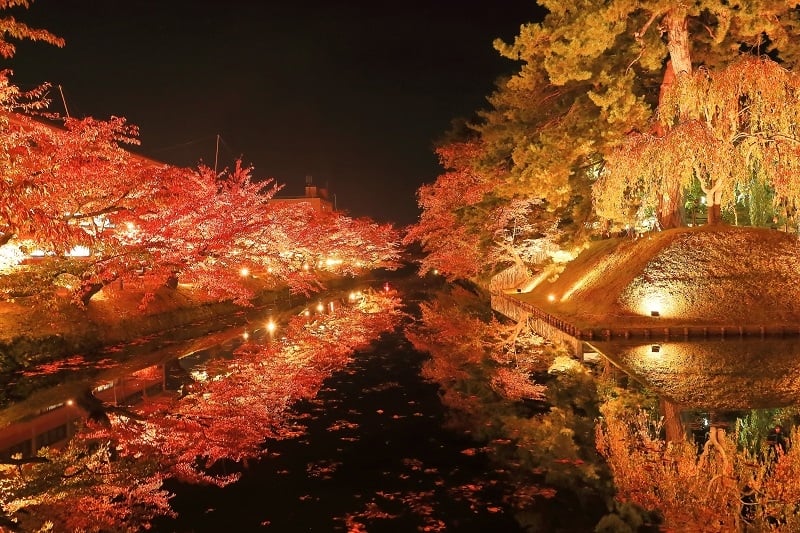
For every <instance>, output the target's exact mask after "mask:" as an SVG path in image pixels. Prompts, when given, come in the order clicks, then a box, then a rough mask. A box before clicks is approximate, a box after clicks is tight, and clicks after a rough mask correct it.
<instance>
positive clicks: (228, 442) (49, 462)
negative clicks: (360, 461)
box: [0, 291, 402, 532]
mask: <svg viewBox="0 0 800 533" xmlns="http://www.w3.org/2000/svg"><path fill="white" fill-rule="evenodd" d="M400 316H402V313H401V312H400V311H399V300H398V299H397V298H396V295H395V294H394V293H392V292H385V291H380V292H373V291H367V292H362V293H360V294H359V296H358V298H356V299H354V300H352V301H351V302H349V303H346V304H342V305H337V306H334V308H333V310H330V309H329V310H328V311H326V312H324V313H317V314H315V315H313V316H310V317H306V316H305V315H300V316H296V317H295V318H293V319H292V320H291V321H290V322H289V323H287V324H281V325H280V329H279V330H277V331H276V332H275V333H274V334H273V335H267V336H265V337H264V338H263V339H262V340H261V341H259V342H256V341H252V340H251V341H250V342H247V343H245V344H244V345H242V346H241V347H240V348H239V349H237V351H236V353H235V354H234V357H233V358H232V359H230V360H226V361H222V362H218V363H216V364H215V365H213V366H212V367H209V368H208V369H207V375H208V377H207V378H206V379H205V380H204V381H201V382H197V383H195V384H194V385H195V386H194V387H193V388H192V389H191V391H190V392H189V393H187V394H185V395H184V396H182V397H179V396H178V395H176V394H174V393H173V394H164V395H160V396H158V397H154V398H149V399H148V400H147V401H146V402H144V403H142V404H139V405H136V406H134V407H130V408H116V407H115V406H111V405H106V406H105V415H106V416H103V417H99V418H98V419H97V420H95V421H94V422H90V423H87V425H86V426H85V427H84V428H83V429H82V430H81V431H80V432H79V434H78V435H76V436H75V437H74V438H73V439H72V440H71V441H70V443H69V445H68V447H67V449H66V450H65V451H63V452H58V451H56V450H48V449H43V450H41V451H40V454H39V456H40V457H41V458H43V459H42V460H41V461H36V460H29V461H27V462H24V463H21V464H20V465H10V464H9V465H4V466H3V467H2V468H3V475H4V477H3V482H2V485H0V503H1V504H2V509H3V511H4V514H5V516H6V518H7V519H8V520H10V521H12V522H14V523H19V524H21V525H23V526H24V527H25V528H26V530H34V528H39V527H43V526H45V525H46V524H47V523H48V522H49V523H51V524H53V528H54V530H56V531H131V532H132V531H141V530H142V528H146V527H147V526H148V523H149V521H150V520H152V519H153V518H154V517H156V516H161V515H169V514H171V513H172V511H171V509H170V507H169V498H170V495H169V494H168V493H167V492H166V491H164V489H163V488H162V483H163V481H164V480H165V479H167V478H174V479H178V480H181V481H184V482H188V483H211V484H214V485H218V486H224V485H226V484H229V483H233V482H235V481H236V480H237V479H238V477H239V475H238V474H237V473H224V471H223V470H221V469H220V468H215V467H218V466H219V465H220V464H222V463H225V464H227V465H228V466H229V467H230V468H229V469H228V471H229V472H231V471H233V472H236V471H237V469H238V470H241V468H246V467H247V463H248V461H252V460H258V459H261V458H263V457H264V456H265V455H267V454H268V452H269V449H268V448H267V447H265V446H264V443H265V441H267V440H268V439H284V438H289V437H292V436H296V435H299V434H302V432H303V427H302V421H301V420H298V419H297V418H296V417H295V415H294V414H293V413H292V410H291V408H292V405H293V404H294V403H295V402H297V401H298V400H300V399H304V398H305V399H310V398H313V397H314V396H315V395H316V394H317V392H318V391H319V389H320V387H322V384H323V381H324V380H325V379H326V378H327V377H329V376H330V375H331V374H332V373H333V372H336V371H338V370H340V369H342V368H344V367H345V366H346V365H347V364H348V363H349V362H350V361H351V359H352V357H353V353H354V352H355V350H357V349H359V348H363V347H365V346H367V345H368V344H369V343H371V342H372V341H373V340H374V339H376V338H377V337H378V336H379V335H380V334H381V333H383V332H386V331H389V330H391V329H393V328H395V327H396V326H397V323H398V319H399V318H400ZM232 465H238V466H236V467H233V466H232Z"/></svg>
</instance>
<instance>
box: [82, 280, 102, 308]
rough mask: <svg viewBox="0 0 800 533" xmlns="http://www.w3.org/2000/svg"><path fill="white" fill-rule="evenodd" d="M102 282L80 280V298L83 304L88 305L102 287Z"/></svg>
mask: <svg viewBox="0 0 800 533" xmlns="http://www.w3.org/2000/svg"><path fill="white" fill-rule="evenodd" d="M103 286H104V285H103V284H102V283H100V282H92V281H89V280H84V281H82V282H81V288H80V291H81V292H80V300H81V303H82V304H83V305H89V302H90V301H91V299H92V297H93V296H94V295H95V294H97V293H98V292H100V290H101V289H102V288H103Z"/></svg>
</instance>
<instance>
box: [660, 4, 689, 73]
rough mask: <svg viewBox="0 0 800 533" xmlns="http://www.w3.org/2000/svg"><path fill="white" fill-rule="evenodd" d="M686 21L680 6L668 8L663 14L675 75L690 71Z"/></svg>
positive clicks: (668, 48) (684, 12)
mask: <svg viewBox="0 0 800 533" xmlns="http://www.w3.org/2000/svg"><path fill="white" fill-rule="evenodd" d="M688 22H689V19H688V17H687V15H686V10H685V9H684V8H681V7H674V8H672V9H670V10H669V12H667V14H666V15H665V16H664V25H665V26H666V27H667V50H669V59H670V62H671V63H672V69H673V70H674V71H675V75H676V76H678V75H681V74H691V73H692V57H691V54H690V53H689V27H688Z"/></svg>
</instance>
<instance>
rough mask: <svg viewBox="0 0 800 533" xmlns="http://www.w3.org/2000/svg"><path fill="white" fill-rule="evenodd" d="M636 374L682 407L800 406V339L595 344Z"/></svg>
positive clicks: (633, 376)
mask: <svg viewBox="0 0 800 533" xmlns="http://www.w3.org/2000/svg"><path fill="white" fill-rule="evenodd" d="M589 346H590V347H592V348H594V349H595V350H596V351H597V352H598V353H600V354H602V355H604V356H605V357H606V358H607V359H608V360H610V361H611V362H612V363H613V364H615V365H616V366H618V367H619V368H620V369H622V370H623V371H624V372H625V373H626V374H628V375H629V376H631V377H632V378H634V379H636V380H637V381H640V382H641V383H643V384H644V385H646V386H647V387H648V388H650V389H651V390H653V391H654V392H655V393H657V394H658V395H659V396H662V397H664V398H666V399H668V400H670V401H672V402H674V403H675V404H677V405H680V406H681V407H682V408H684V409H698V410H703V409H706V410H739V409H765V408H775V407H786V406H790V405H796V404H800V338H791V339H765V340H761V339H735V340H716V341H696V342H689V341H686V342H652V341H651V342H647V343H644V342H642V341H641V340H640V341H616V342H591V343H589Z"/></svg>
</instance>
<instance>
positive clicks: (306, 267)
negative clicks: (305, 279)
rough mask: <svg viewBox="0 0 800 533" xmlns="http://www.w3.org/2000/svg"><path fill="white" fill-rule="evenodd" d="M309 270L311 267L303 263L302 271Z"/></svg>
mask: <svg viewBox="0 0 800 533" xmlns="http://www.w3.org/2000/svg"><path fill="white" fill-rule="evenodd" d="M309 268H311V267H310V266H308V263H303V270H308V269H309Z"/></svg>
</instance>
